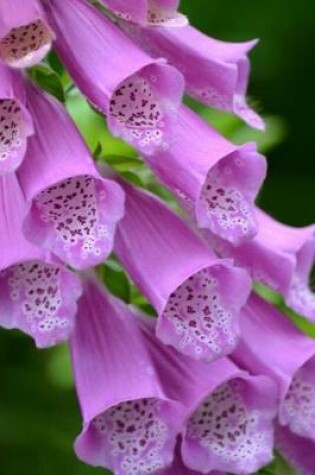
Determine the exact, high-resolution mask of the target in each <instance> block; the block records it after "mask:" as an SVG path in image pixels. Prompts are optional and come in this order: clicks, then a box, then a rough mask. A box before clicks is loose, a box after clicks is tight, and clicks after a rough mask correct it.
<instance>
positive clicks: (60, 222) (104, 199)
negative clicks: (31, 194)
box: [26, 175, 116, 269]
mask: <svg viewBox="0 0 315 475" xmlns="http://www.w3.org/2000/svg"><path fill="white" fill-rule="evenodd" d="M110 202H111V193H110V190H107V187H106V184H105V182H104V181H103V180H101V179H96V178H93V177H92V176H89V175H82V176H77V177H71V178H68V179H66V180H63V181H62V182H59V183H57V184H56V185H54V186H51V187H49V188H47V189H45V190H44V191H42V192H41V193H40V194H39V195H37V197H36V198H35V200H34V201H33V205H32V209H31V212H30V215H29V216H28V220H27V222H26V234H27V235H28V236H29V238H30V239H31V240H32V241H33V242H34V243H35V244H37V243H41V244H42V245H43V246H44V247H45V248H46V249H49V250H50V251H52V252H54V253H55V254H56V255H57V256H59V257H60V258H61V259H63V260H64V261H65V262H67V263H68V264H70V265H71V266H73V267H74V268H79V269H80V268H85V267H89V266H93V265H96V264H97V263H99V262H101V261H102V260H103V258H104V257H105V256H107V255H108V253H109V252H110V250H111V247H112V240H113V234H114V226H115V221H116V216H113V215H112V213H111V212H110V209H109V205H110ZM30 229H32V230H33V232H32V234H31V231H30ZM34 229H36V231H37V232H36V233H35V234H34Z"/></svg>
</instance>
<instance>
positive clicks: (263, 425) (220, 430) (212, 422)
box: [181, 359, 277, 475]
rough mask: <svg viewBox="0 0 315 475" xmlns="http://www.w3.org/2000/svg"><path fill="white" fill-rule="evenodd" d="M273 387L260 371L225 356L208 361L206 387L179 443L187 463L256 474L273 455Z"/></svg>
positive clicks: (200, 469)
mask: <svg viewBox="0 0 315 475" xmlns="http://www.w3.org/2000/svg"><path fill="white" fill-rule="evenodd" d="M276 407H277V390H276V387H275V385H274V384H273V383H272V381H271V380H269V379H268V378H267V377H264V376H250V375H249V374H248V373H246V372H244V371H241V370H240V369H239V368H238V367H236V366H235V365H234V364H232V363H231V362H230V361H229V360H227V359H221V360H218V361H216V362H215V363H211V365H210V366H209V376H208V390H207V391H205V392H204V394H201V395H200V397H199V400H196V401H195V402H194V403H193V404H191V405H190V415H189V418H188V419H187V423H186V429H185V431H184V433H183V443H182V448H181V453H182V457H183V460H184V463H185V465H187V466H188V467H190V468H191V469H192V470H196V471H197V472H201V473H204V474H206V473H209V472H211V470H220V471H224V472H225V471H226V472H232V473H234V474H239V475H243V474H250V473H254V472H256V471H257V470H259V469H260V468H262V467H263V466H264V465H265V464H267V463H268V462H270V461H271V460H272V458H273V418H274V417H275V415H276Z"/></svg>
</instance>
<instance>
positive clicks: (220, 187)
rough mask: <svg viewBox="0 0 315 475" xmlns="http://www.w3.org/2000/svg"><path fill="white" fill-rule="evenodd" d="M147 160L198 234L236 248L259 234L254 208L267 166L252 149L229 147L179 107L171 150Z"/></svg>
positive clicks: (197, 117) (214, 133)
mask: <svg viewBox="0 0 315 475" xmlns="http://www.w3.org/2000/svg"><path fill="white" fill-rule="evenodd" d="M192 151H193V152H192ZM145 158H146V161H147V163H148V165H149V166H150V167H151V168H152V170H153V171H154V173H155V174H156V175H157V176H158V178H159V179H160V180H161V182H162V183H163V184H165V185H166V186H167V187H168V188H169V189H170V190H171V191H173V192H174V194H175V195H177V197H178V198H179V200H180V202H181V203H182V204H183V206H184V208H185V209H186V210H187V211H188V212H189V214H190V215H191V216H192V218H193V219H194V220H195V221H196V222H197V225H198V226H199V227H200V228H206V229H209V230H211V232H212V233H213V234H215V235H218V236H220V237H221V238H222V239H226V240H228V241H230V242H231V243H233V244H234V245H240V244H241V243H243V242H244V241H247V240H249V239H252V238H253V236H254V235H255V234H256V233H257V224H256V219H255V215H254V209H253V202H254V199H255V197H256V195H257V193H258V190H259V188H260V186H261V185H262V182H263V180H264V178H265V174H266V161H265V159H264V157H262V156H261V155H259V154H258V153H257V151H256V146H255V145H254V144H246V145H244V146H242V147H238V146H236V145H234V144H232V143H230V142H229V141H227V140H226V139H224V138H223V137H222V136H221V135H220V134H219V133H218V132H217V131H215V130H214V129H212V128H211V127H210V126H209V125H208V124H207V123H206V122H205V121H204V120H203V119H201V118H200V117H199V116H198V115H196V114H195V113H194V112H192V111H191V110H189V109H188V108H187V107H185V106H182V107H181V109H180V113H179V117H178V127H177V135H176V141H175V143H174V144H173V146H172V147H171V148H170V149H169V150H166V151H165V152H162V153H160V154H158V155H156V156H152V157H145Z"/></svg>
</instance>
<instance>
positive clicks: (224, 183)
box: [197, 152, 259, 245]
mask: <svg viewBox="0 0 315 475" xmlns="http://www.w3.org/2000/svg"><path fill="white" fill-rule="evenodd" d="M258 173H259V171H258V169H257V170H255V165H254V166H253V167H252V166H251V163H250V162H249V160H248V159H247V157H246V156H245V157H244V156H243V155H242V153H240V152H236V153H234V154H231V155H228V156H227V157H225V158H224V159H222V160H220V162H219V163H218V164H217V165H216V166H215V167H213V168H212V169H211V170H210V171H209V173H208V176H207V179H206V181H205V182H204V184H203V187H202V190H201V194H200V198H199V203H198V205H197V206H198V210H197V213H198V214H199V218H200V220H201V221H202V227H207V228H209V229H210V230H211V231H212V232H213V233H214V234H216V235H218V236H220V237H221V238H223V239H226V240H227V241H230V242H231V243H234V244H236V245H239V244H241V243H242V242H244V241H246V240H248V239H251V238H252V237H254V235H255V234H256V232H257V223H256V220H255V217H254V210H253V201H254V199H255V196H256V193H257V189H255V190H254V188H253V182H254V181H255V180H256V178H255V175H256V177H257V175H258Z"/></svg>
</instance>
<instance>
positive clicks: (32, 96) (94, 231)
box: [18, 85, 123, 269]
mask: <svg viewBox="0 0 315 475" xmlns="http://www.w3.org/2000/svg"><path fill="white" fill-rule="evenodd" d="M27 95H28V102H27V104H28V109H29V110H30V112H31V114H32V117H33V120H34V124H35V130H36V135H35V136H34V137H32V138H31V139H30V140H29V145H28V150H27V154H26V157H25V160H24V162H23V164H22V166H21V167H20V169H19V172H18V175H19V179H20V182H21V184H22V188H23V190H24V192H25V195H26V197H27V199H28V201H29V202H30V205H31V206H30V209H29V212H28V213H27V216H26V218H25V221H24V232H25V235H26V237H27V238H28V239H29V240H30V241H31V242H32V243H34V244H36V245H38V246H39V247H42V248H43V249H47V250H49V251H51V252H53V253H54V254H56V255H57V256H58V257H59V258H60V259H62V260H63V261H65V262H66V263H67V264H69V265H71V266H73V267H74V268H76V269H84V268H86V267H89V266H93V265H96V264H98V263H100V262H102V261H103V260H104V258H105V257H107V255H108V254H109V253H110V252H111V249H112V246H113V238H114V232H115V226H116V223H117V221H118V220H119V219H120V218H121V217H122V215H123V193H122V191H121V189H120V187H119V186H118V185H117V184H116V183H114V182H113V181H111V180H105V179H102V178H101V177H100V175H99V174H98V172H97V171H96V168H95V166H94V163H93V160H92V158H91V157H90V155H89V151H88V149H87V147H86V145H85V144H84V142H83V141H82V138H81V136H80V135H79V132H78V131H77V129H76V128H75V126H74V124H73V123H72V121H71V120H70V118H69V117H68V115H67V113H66V112H65V110H64V109H63V107H62V105H61V104H59V103H58V102H57V101H56V100H55V99H53V98H50V97H48V96H47V95H46V94H44V93H42V92H40V91H39V90H38V89H36V88H34V87H33V86H31V85H28V90H27Z"/></svg>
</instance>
